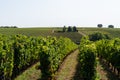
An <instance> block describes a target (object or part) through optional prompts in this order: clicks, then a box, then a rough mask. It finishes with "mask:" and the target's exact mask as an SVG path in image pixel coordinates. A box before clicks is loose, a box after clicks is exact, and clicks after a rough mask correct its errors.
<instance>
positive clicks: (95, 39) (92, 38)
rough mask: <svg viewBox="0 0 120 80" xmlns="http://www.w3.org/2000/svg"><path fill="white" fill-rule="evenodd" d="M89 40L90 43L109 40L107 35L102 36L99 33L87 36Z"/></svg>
mask: <svg viewBox="0 0 120 80" xmlns="http://www.w3.org/2000/svg"><path fill="white" fill-rule="evenodd" d="M89 38H90V40H91V41H97V40H101V39H111V38H110V36H109V35H107V34H102V33H100V32H96V33H93V34H91V35H89Z"/></svg>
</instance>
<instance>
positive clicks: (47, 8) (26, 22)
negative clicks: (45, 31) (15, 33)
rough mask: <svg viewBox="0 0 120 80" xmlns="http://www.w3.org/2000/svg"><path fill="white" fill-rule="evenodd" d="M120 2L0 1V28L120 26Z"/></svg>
mask: <svg viewBox="0 0 120 80" xmlns="http://www.w3.org/2000/svg"><path fill="white" fill-rule="evenodd" d="M119 8H120V0H0V26H12V25H15V26H18V27H44V26H46V27H56V26H57V27H58V26H64V25H66V26H69V25H71V26H74V25H75V26H82V27H94V26H95V27H96V25H97V24H99V23H101V24H103V25H104V26H108V25H109V24H112V25H114V26H115V27H119V26H120V9H119Z"/></svg>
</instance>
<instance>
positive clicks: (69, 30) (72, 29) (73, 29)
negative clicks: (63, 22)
mask: <svg viewBox="0 0 120 80" xmlns="http://www.w3.org/2000/svg"><path fill="white" fill-rule="evenodd" d="M63 32H78V30H77V28H76V26H68V28H67V27H66V26H64V27H63Z"/></svg>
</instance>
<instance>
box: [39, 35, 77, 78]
mask: <svg viewBox="0 0 120 80" xmlns="http://www.w3.org/2000/svg"><path fill="white" fill-rule="evenodd" d="M44 43H45V45H43V46H42V47H41V52H40V64H41V72H42V76H41V78H42V79H43V80H49V79H53V78H54V75H55V72H56V71H57V70H58V68H59V66H60V64H61V62H62V61H63V59H64V58H65V56H67V55H68V53H70V52H71V51H73V50H74V49H76V48H77V46H76V44H74V43H73V42H72V41H71V40H70V39H68V38H62V37H61V38H59V39H56V38H51V37H49V38H47V39H46V40H44Z"/></svg>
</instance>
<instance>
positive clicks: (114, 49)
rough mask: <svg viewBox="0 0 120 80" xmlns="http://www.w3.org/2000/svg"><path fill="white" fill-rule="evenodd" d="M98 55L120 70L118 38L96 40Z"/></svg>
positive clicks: (119, 44) (119, 41)
mask: <svg viewBox="0 0 120 80" xmlns="http://www.w3.org/2000/svg"><path fill="white" fill-rule="evenodd" d="M96 49H97V54H98V57H100V58H101V59H105V60H106V61H107V63H108V65H109V64H110V63H111V64H112V66H114V67H115V68H116V69H118V72H120V71H119V70H120V64H119V62H120V39H119V38H116V39H113V40H100V41H97V42H96Z"/></svg>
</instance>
